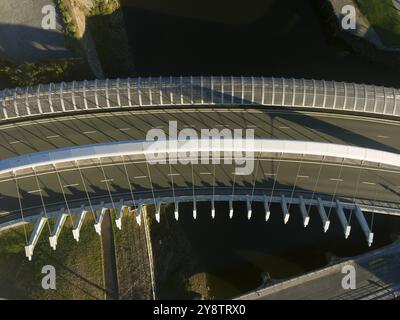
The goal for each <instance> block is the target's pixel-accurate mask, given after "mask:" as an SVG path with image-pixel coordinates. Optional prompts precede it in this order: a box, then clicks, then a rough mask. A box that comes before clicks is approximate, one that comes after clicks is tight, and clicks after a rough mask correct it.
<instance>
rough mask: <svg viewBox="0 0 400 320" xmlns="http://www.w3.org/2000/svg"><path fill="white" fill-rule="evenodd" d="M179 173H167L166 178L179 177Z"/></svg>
mask: <svg viewBox="0 0 400 320" xmlns="http://www.w3.org/2000/svg"><path fill="white" fill-rule="evenodd" d="M180 175H181V174H180V173H168V176H180Z"/></svg>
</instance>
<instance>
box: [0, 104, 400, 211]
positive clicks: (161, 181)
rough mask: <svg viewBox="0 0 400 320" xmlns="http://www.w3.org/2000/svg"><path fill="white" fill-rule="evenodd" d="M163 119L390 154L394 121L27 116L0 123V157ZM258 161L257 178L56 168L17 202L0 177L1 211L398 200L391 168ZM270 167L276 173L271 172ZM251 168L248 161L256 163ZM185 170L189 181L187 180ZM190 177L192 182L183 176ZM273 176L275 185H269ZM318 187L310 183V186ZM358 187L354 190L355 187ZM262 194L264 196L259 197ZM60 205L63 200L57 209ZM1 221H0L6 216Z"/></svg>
mask: <svg viewBox="0 0 400 320" xmlns="http://www.w3.org/2000/svg"><path fill="white" fill-rule="evenodd" d="M168 121H177V122H178V128H179V129H181V128H185V127H190V128H193V129H195V130H197V131H199V130H200V129H210V128H216V129H219V130H221V129H223V128H229V129H235V128H253V129H254V130H255V135H256V137H260V138H261V137H262V138H279V139H295V140H308V141H321V142H332V143H342V144H352V145H357V146H363V147H369V148H375V149H380V150H386V151H391V152H397V151H398V149H399V144H400V143H399V141H398V139H397V133H398V126H399V123H398V122H394V121H389V120H382V119H371V118H360V117H354V116H349V115H333V114H315V113H300V112H293V111H291V112H288V111H275V110H269V111H268V110H255V109H246V110H244V109H243V110H238V109H237V108H235V109H234V110H233V109H232V110H231V109H187V110H184V111H183V110H180V109H176V110H171V109H168V110H157V111H152V112H150V111H135V112H117V113H104V114H103V113H101V114H91V115H85V116H82V115H79V116H69V117H62V118H54V119H45V120H35V121H30V122H26V123H18V124H13V125H3V126H1V127H0V155H1V158H2V159H6V158H9V157H12V156H16V155H23V154H27V153H32V152H36V151H44V150H49V149H55V148H61V147H68V146H75V145H82V144H93V143H102V142H111V141H122V140H143V139H145V137H146V133H147V132H148V130H150V129H153V128H159V129H163V130H165V131H167V130H168ZM278 162H279V161H277V159H273V160H271V159H267V158H266V159H262V161H260V165H259V169H258V170H256V171H257V176H255V172H254V174H253V175H249V176H235V175H233V174H232V173H233V172H234V166H233V165H228V164H224V165H222V166H218V167H217V169H216V170H215V182H214V176H213V172H214V167H213V165H194V166H191V165H172V166H171V168H170V167H169V166H168V165H159V166H151V165H149V166H147V165H146V163H145V162H144V161H143V159H132V160H131V161H127V163H126V164H125V165H126V170H125V167H124V165H123V164H121V163H112V162H107V161H104V162H102V163H97V162H92V163H91V164H88V165H87V166H83V167H82V168H79V169H80V170H78V168H76V167H68V166H65V167H59V168H58V172H54V171H53V172H49V173H46V174H39V175H38V179H36V177H35V176H34V175H29V174H28V175H26V176H24V177H22V178H19V179H18V188H19V191H20V194H21V203H19V200H18V196H17V188H16V187H17V186H16V183H15V181H14V179H8V180H7V179H5V180H4V179H3V180H0V197H1V199H2V200H1V201H0V212H1V213H2V215H3V216H4V215H8V214H9V213H10V212H13V214H19V211H20V209H21V208H20V204H21V206H22V209H23V211H24V212H25V213H27V214H29V212H30V208H36V209H35V210H33V211H32V214H37V213H38V211H41V210H43V207H45V208H46V210H47V208H50V207H52V206H53V205H56V204H63V205H64V206H67V204H68V205H69V206H73V204H77V203H79V202H81V201H85V202H87V200H88V197H89V198H90V199H91V200H93V201H94V200H96V199H100V198H102V199H106V201H107V199H110V195H111V197H112V198H113V200H114V201H117V200H119V199H118V198H119V197H122V196H124V197H126V196H127V195H129V194H130V188H132V190H133V192H134V193H135V196H137V197H140V196H143V197H145V196H146V197H151V190H152V189H153V191H154V192H155V195H156V196H158V195H160V196H161V195H163V196H170V195H172V194H171V192H172V190H171V186H172V180H173V183H174V190H175V191H176V192H177V193H179V192H181V193H186V194H187V192H192V191H193V188H194V189H195V193H202V192H203V193H207V192H208V193H210V192H211V188H212V187H215V188H216V189H218V192H222V193H225V194H232V193H235V192H238V193H239V192H241V193H251V192H252V188H253V185H254V182H256V184H255V186H256V187H255V191H254V192H255V194H257V193H261V194H262V193H263V194H267V195H268V193H269V192H271V189H272V187H273V186H274V184H275V188H274V193H273V195H279V194H280V193H286V194H289V196H290V195H291V193H292V190H293V186H294V185H296V192H295V194H297V193H301V194H305V195H310V196H312V195H313V193H314V191H315V192H316V193H317V194H319V195H322V196H323V197H324V198H326V199H327V200H329V199H332V195H337V196H339V197H340V196H342V197H346V198H350V199H353V198H361V199H369V200H371V201H375V200H376V201H378V200H379V201H383V202H398V196H399V193H398V192H399V186H400V175H399V172H397V171H391V170H379V171H378V170H375V169H373V168H367V167H364V168H362V169H359V168H358V167H356V166H352V165H346V166H343V167H342V166H339V165H332V164H330V163H324V162H322V163H321V162H318V161H313V162H309V163H303V164H301V165H300V162H299V161H298V159H291V160H287V159H286V160H285V161H282V162H281V165H280V166H279V165H278ZM278 166H279V169H278ZM255 167H257V164H256V165H255ZM192 170H193V175H192ZM192 176H193V177H194V181H193V179H192ZM275 179H276V182H275ZM317 181H318V183H317ZM357 186H358V187H357ZM266 190H267V191H266ZM66 202H67V204H66ZM8 218H9V217H8Z"/></svg>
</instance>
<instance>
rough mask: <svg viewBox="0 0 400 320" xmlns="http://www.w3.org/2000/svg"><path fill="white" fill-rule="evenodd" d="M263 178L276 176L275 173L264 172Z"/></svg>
mask: <svg viewBox="0 0 400 320" xmlns="http://www.w3.org/2000/svg"><path fill="white" fill-rule="evenodd" d="M264 176H276V173H270V172H265V173H264Z"/></svg>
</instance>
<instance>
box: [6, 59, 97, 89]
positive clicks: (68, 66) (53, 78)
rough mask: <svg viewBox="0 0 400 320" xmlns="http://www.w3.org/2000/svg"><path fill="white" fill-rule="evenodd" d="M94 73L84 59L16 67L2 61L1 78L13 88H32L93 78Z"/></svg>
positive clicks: (26, 64)
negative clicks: (44, 84)
mask: <svg viewBox="0 0 400 320" xmlns="http://www.w3.org/2000/svg"><path fill="white" fill-rule="evenodd" d="M91 77H92V73H91V71H90V70H89V67H88V65H87V63H86V62H85V61H83V60H82V59H74V60H60V61H48V62H37V63H29V62H26V63H22V64H20V65H16V64H14V63H11V62H8V61H6V60H0V78H2V79H4V83H7V84H9V85H11V86H13V87H14V86H19V87H24V86H32V85H36V84H39V83H49V82H61V81H72V80H81V79H87V78H91Z"/></svg>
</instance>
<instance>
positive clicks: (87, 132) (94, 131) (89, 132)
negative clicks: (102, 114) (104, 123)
mask: <svg viewBox="0 0 400 320" xmlns="http://www.w3.org/2000/svg"><path fill="white" fill-rule="evenodd" d="M96 132H97V131H96V130H93V131H84V132H83V134H92V133H96Z"/></svg>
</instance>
